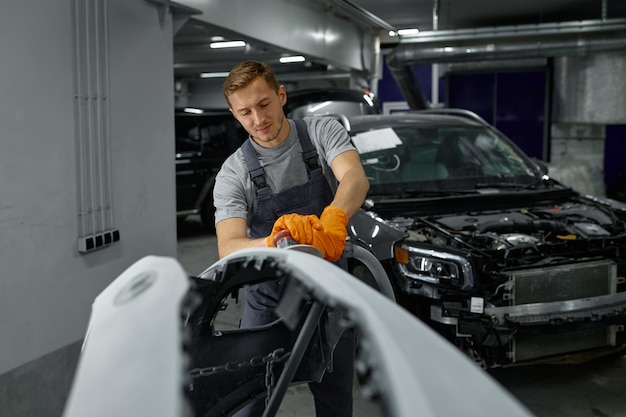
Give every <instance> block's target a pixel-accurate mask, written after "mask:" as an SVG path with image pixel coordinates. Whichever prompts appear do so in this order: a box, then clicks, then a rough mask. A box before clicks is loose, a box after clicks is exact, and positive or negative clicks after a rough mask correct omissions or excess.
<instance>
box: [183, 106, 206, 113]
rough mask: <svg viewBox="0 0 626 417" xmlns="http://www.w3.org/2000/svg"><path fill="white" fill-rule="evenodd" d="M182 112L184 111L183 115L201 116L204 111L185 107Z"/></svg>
mask: <svg viewBox="0 0 626 417" xmlns="http://www.w3.org/2000/svg"><path fill="white" fill-rule="evenodd" d="M183 111H184V112H185V113H193V114H202V113H204V110H202V109H196V108H194V107H185V108H184V109H183Z"/></svg>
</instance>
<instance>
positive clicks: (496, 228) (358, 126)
mask: <svg viewBox="0 0 626 417" xmlns="http://www.w3.org/2000/svg"><path fill="white" fill-rule="evenodd" d="M346 119H347V120H348V122H349V130H350V134H351V137H352V140H353V142H354V144H355V145H356V146H357V148H358V150H359V152H360V154H361V160H362V162H363V166H364V169H365V172H366V174H367V177H368V179H369V181H370V185H371V188H370V191H369V194H368V196H367V200H366V201H365V204H364V206H363V208H362V210H360V211H359V212H358V213H357V214H355V215H354V216H353V217H352V218H351V221H350V225H349V233H350V241H351V244H352V245H353V246H357V247H360V248H361V249H362V250H363V249H365V250H367V251H369V252H371V253H372V254H374V255H375V257H376V258H377V259H378V261H379V262H380V265H381V266H382V268H380V269H383V270H384V272H381V270H380V269H379V270H373V269H372V268H371V266H367V265H364V264H362V263H360V262H359V261H358V260H356V259H353V260H352V261H351V265H350V270H351V272H352V273H353V275H356V276H358V277H359V278H361V279H362V280H364V281H367V282H369V283H370V284H371V285H373V286H377V287H381V286H382V287H384V286H388V285H389V284H390V285H391V287H392V288H393V293H394V295H395V298H396V299H397V302H399V303H400V304H401V305H403V306H404V307H405V308H407V309H408V310H410V311H411V312H412V313H414V314H415V315H417V316H418V317H419V318H421V319H422V320H423V321H425V322H426V323H428V324H429V325H431V326H432V327H433V328H434V329H436V330H437V331H439V332H440V333H441V334H442V335H444V336H445V337H446V338H448V340H450V341H451V342H452V343H454V344H455V345H456V346H458V347H459V348H460V349H461V350H463V351H464V352H465V353H467V354H468V355H469V356H470V357H472V358H473V359H474V360H475V361H476V362H478V363H480V364H481V365H482V366H484V367H486V368H491V367H497V366H504V365H511V364H519V363H531V362H533V361H536V360H546V359H550V360H556V359H557V358H560V360H563V358H564V357H570V358H572V357H573V356H576V355H577V356H582V355H579V354H576V353H581V352H586V353H588V354H593V353H595V352H599V351H602V352H606V351H607V350H616V349H620V348H622V347H623V346H624V324H626V283H625V277H626V205H625V204H623V203H620V202H617V201H614V200H609V199H602V198H597V197H594V196H591V195H585V194H581V193H578V192H576V191H575V190H573V189H572V188H570V187H567V186H566V185H563V184H561V183H559V182H558V181H556V180H554V179H552V178H550V177H549V176H548V172H547V169H546V166H545V165H543V164H542V163H540V162H538V161H536V160H533V159H530V158H528V157H527V156H526V155H525V154H524V153H523V152H522V151H521V150H520V149H518V148H517V147H516V146H515V145H514V144H513V143H512V142H511V141H510V140H509V139H507V138H506V137H504V135H502V134H501V133H500V132H498V131H497V130H496V129H495V128H493V127H492V126H490V125H488V124H487V123H486V122H484V121H483V120H482V119H480V118H479V117H478V116H476V115H474V114H473V113H470V112H467V111H462V110H454V109H440V110H426V111H416V112H411V113H406V114H396V115H367V116H352V117H347V118H346ZM370 264H371V263H370ZM387 280H388V281H389V283H386V282H385V281H387ZM575 354H576V355H575Z"/></svg>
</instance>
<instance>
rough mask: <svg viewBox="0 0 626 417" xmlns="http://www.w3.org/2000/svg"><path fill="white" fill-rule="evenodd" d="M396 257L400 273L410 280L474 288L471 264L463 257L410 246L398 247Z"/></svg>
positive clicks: (395, 252) (395, 251)
mask: <svg viewBox="0 0 626 417" xmlns="http://www.w3.org/2000/svg"><path fill="white" fill-rule="evenodd" d="M394 255H395V259H396V262H398V267H399V268H400V271H401V272H402V274H404V275H405V276H406V277H408V278H412V279H417V280H421V281H426V282H430V283H432V284H448V285H454V286H461V287H463V289H469V288H471V287H473V286H474V274H473V272H472V267H471V264H470V263H469V261H468V260H467V259H465V258H463V257H461V256H458V255H454V254H451V253H448V252H442V251H438V250H433V249H422V248H415V247H412V246H408V245H402V246H397V247H396V248H395V249H394Z"/></svg>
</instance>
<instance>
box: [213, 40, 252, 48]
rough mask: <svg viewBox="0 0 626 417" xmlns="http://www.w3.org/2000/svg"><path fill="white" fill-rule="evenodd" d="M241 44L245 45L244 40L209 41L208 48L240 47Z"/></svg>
mask: <svg viewBox="0 0 626 417" xmlns="http://www.w3.org/2000/svg"><path fill="white" fill-rule="evenodd" d="M242 46H246V43H245V42H244V41H226V42H211V43H210V44H209V47H210V48H213V49H216V48H240V47H242Z"/></svg>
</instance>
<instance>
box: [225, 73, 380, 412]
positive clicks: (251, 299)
mask: <svg viewBox="0 0 626 417" xmlns="http://www.w3.org/2000/svg"><path fill="white" fill-rule="evenodd" d="M223 92H224V96H225V98H226V101H227V102H228V105H229V109H230V111H231V113H232V114H233V116H234V117H235V118H236V119H237V120H238V121H239V122H240V123H241V125H242V126H243V127H244V128H245V130H246V131H247V132H248V133H249V135H250V138H249V139H248V140H247V141H246V142H245V143H244V144H243V145H242V146H241V148H239V149H238V150H237V151H236V152H235V153H233V154H232V155H231V156H230V157H229V158H228V159H227V160H226V161H225V162H224V164H223V165H222V168H221V169H220V172H219V173H218V175H217V178H216V182H215V189H214V203H215V208H216V212H215V222H216V224H215V229H216V234H217V243H218V251H219V256H220V257H224V256H226V255H228V254H230V253H233V252H235V251H238V250H241V249H244V248H250V247H265V246H270V247H272V246H276V242H275V241H274V238H275V236H276V234H277V233H278V232H280V231H281V230H284V229H288V230H289V232H290V234H291V236H292V237H293V238H294V239H295V240H296V241H298V242H299V243H304V244H310V245H313V246H315V247H317V248H318V249H320V250H321V251H322V253H323V256H324V258H325V259H327V260H329V261H332V262H338V263H339V264H340V265H342V264H345V262H343V261H345V260H343V261H342V259H341V258H342V253H343V249H344V247H345V243H346V237H347V229H346V226H347V223H348V218H349V217H350V216H351V215H352V214H354V213H355V212H356V211H357V210H358V209H359V207H360V206H361V204H362V203H363V201H364V199H365V196H366V194H367V191H368V189H369V183H368V181H367V179H366V177H365V173H364V171H363V167H362V165H361V160H360V157H359V155H358V153H357V152H356V150H355V148H354V147H353V146H352V145H351V143H350V139H349V136H348V134H347V132H346V131H345V129H344V128H343V127H342V126H341V124H339V123H338V122H337V121H336V120H334V119H331V118H322V117H314V118H305V119H304V125H300V128H299V129H298V127H297V126H296V122H295V121H293V120H289V119H287V118H286V116H285V113H284V111H283V105H284V104H285V103H286V102H287V94H286V91H285V87H284V86H283V85H279V84H278V81H277V80H276V76H275V74H274V72H273V70H272V69H271V68H270V67H269V66H268V65H267V64H264V63H262V62H258V61H246V62H242V63H241V64H239V65H237V66H236V67H234V68H233V69H232V70H231V72H230V73H229V76H228V78H227V79H226V81H225V83H224V89H223ZM298 123H301V122H300V121H298ZM278 294H279V284H278V283H275V282H268V283H262V284H257V285H254V286H250V287H249V288H248V290H247V293H246V300H245V304H244V311H243V314H242V319H241V327H242V328H243V327H251V326H258V325H261V324H266V323H269V322H271V321H273V320H274V319H276V315H275V314H274V312H273V307H275V305H276V301H277V299H278ZM352 337H353V336H352ZM346 339H350V337H347V338H343V339H342V341H340V343H339V344H338V345H337V347H336V349H335V355H334V359H335V360H334V363H333V370H332V372H327V373H326V374H325V375H324V377H323V379H322V381H321V382H320V383H312V384H310V385H309V386H310V387H311V391H312V392H313V395H314V397H315V408H316V414H317V416H318V417H321V416H333V417H341V416H351V415H352V378H353V360H354V356H353V355H354V352H353V350H354V340H353V339H352V340H346ZM338 358H342V359H341V360H339V359H338Z"/></svg>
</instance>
